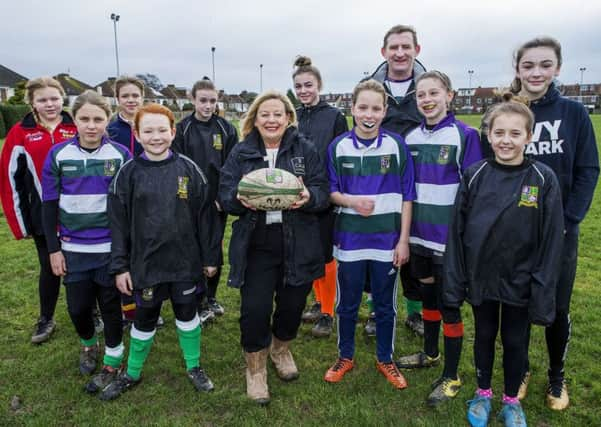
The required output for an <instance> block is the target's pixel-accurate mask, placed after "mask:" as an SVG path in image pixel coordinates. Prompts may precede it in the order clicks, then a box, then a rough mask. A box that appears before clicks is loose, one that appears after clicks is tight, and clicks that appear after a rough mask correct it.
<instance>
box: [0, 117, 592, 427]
mask: <svg viewBox="0 0 601 427" xmlns="http://www.w3.org/2000/svg"><path fill="white" fill-rule="evenodd" d="M462 119H465V120H466V121H467V122H469V123H470V124H472V125H475V126H477V125H478V123H479V117H478V116H467V117H462ZM593 121H594V124H595V128H596V133H597V135H598V141H601V137H600V136H601V116H593ZM599 193H600V192H599V191H598V192H597V196H596V197H595V200H594V202H593V206H592V208H591V211H590V212H589V214H588V217H587V219H586V221H585V222H584V223H583V225H582V227H581V238H580V258H579V269H578V275H577V279H576V286H575V291H574V296H573V299H572V319H573V330H572V339H571V342H570V349H569V354H568V362H567V378H568V381H569V384H568V387H569V391H570V398H571V402H572V404H571V406H570V408H569V409H568V410H566V411H564V412H562V413H554V412H551V411H550V410H548V409H547V408H546V407H545V405H544V397H545V393H544V391H545V387H546V350H545V343H544V336H543V334H542V330H541V328H539V327H535V328H533V334H532V335H533V336H532V344H531V347H530V348H531V352H530V358H531V365H532V366H531V367H532V373H533V378H532V381H531V383H530V388H529V394H528V397H527V398H526V400H525V402H524V407H525V410H526V414H527V417H528V422H529V424H530V425H532V426H539V427H543V426H544V427H547V426H566V425H569V426H586V425H589V426H594V425H601V405H600V403H601V365H599V363H598V362H599V360H601V338H600V337H601V307H600V306H599V301H601V290H600V287H599V284H600V283H601V271H600V268H599V266H600V257H599V254H600V253H601V239H600V238H599V237H600V236H601V195H600V194H599ZM228 235H229V230H228ZM0 266H1V267H0V302H1V303H2V306H1V308H0V425H1V426H19V425H32V426H35V425H40V426H42V425H43V426H54V425H56V426H66V425H111V426H112V425H115V426H116V425H123V424H134V425H136V424H137V425H157V426H168V425H178V426H180V425H181V426H193V425H195V426H196V425H201V426H247V425H248V426H255V425H256V426H260V425H261V426H263V425H271V426H290V425H301V424H302V425H306V426H329V425H336V426H389V425H390V426H392V425H408V426H454V425H466V421H465V410H466V403H465V402H466V400H467V399H469V398H470V397H471V395H472V393H473V391H474V389H475V372H474V367H473V362H472V359H473V358H472V343H473V324H472V321H471V318H472V316H471V312H470V310H469V308H468V307H464V310H463V313H464V319H465V323H466V327H465V331H466V334H465V341H464V343H465V345H464V349H463V356H462V361H461V366H460V375H461V376H462V378H463V379H464V382H465V385H464V387H463V388H462V390H461V392H460V394H459V396H458V397H457V398H456V399H455V400H454V401H452V402H450V403H448V404H447V405H445V406H442V407H440V408H436V409H430V408H428V407H427V406H426V405H425V403H424V398H425V397H426V396H427V394H428V393H429V384H430V383H431V382H432V381H433V380H434V379H435V378H436V377H437V376H438V375H439V374H440V370H439V368H433V369H426V370H421V371H410V372H407V373H406V377H407V380H408V382H409V388H408V389H406V390H403V391H400V392H399V391H396V390H394V389H392V388H391V387H390V386H389V385H388V384H387V383H386V381H385V380H384V379H383V377H382V376H381V375H380V374H378V373H377V372H376V370H375V367H374V351H375V350H374V347H375V343H374V341H372V340H368V339H366V338H365V337H364V336H363V333H362V327H361V325H360V326H359V327H358V328H357V335H356V340H357V354H356V361H357V368H356V369H355V370H354V371H353V372H352V373H350V374H349V375H348V376H347V377H346V378H345V380H344V382H342V383H340V384H337V385H330V384H327V383H325V382H324V381H323V380H322V377H323V374H324V372H325V370H326V369H327V367H328V366H329V365H330V364H331V363H332V362H333V361H334V359H335V358H336V338H335V337H334V336H332V337H330V338H329V339H322V340H316V339H313V338H312V337H311V336H310V333H309V330H310V326H308V325H304V326H302V327H301V330H300V333H299V337H298V339H297V340H296V342H295V344H294V348H293V350H294V354H295V357H296V361H297V364H298V366H299V368H300V371H301V377H300V379H299V380H298V381H296V382H294V383H290V384H285V383H283V382H281V381H279V380H278V379H277V378H276V375H275V371H274V370H273V369H272V368H271V367H270V368H269V386H270V391H271V394H272V402H271V404H270V405H269V407H267V408H260V407H257V406H256V405H255V404H253V403H250V402H249V401H248V400H247V399H246V397H245V382H244V360H243V357H242V352H241V349H240V345H239V329H238V306H239V294H238V292H237V291H235V290H232V289H229V288H227V287H226V286H225V285H221V287H220V288H219V293H218V296H219V299H220V300H221V301H222V302H223V303H224V305H225V307H226V314H225V316H224V317H223V318H220V319H218V320H217V321H216V322H215V323H213V324H211V325H209V326H208V327H207V328H205V329H204V330H203V341H202V362H203V365H204V367H205V369H206V370H207V372H208V373H209V375H210V376H211V377H212V379H213V381H214V382H215V385H216V390H215V391H214V392H213V393H211V394H208V395H207V394H202V395H201V394H197V393H195V392H193V391H192V386H191V384H189V382H188V380H187V378H186V377H185V375H184V373H185V372H184V366H183V361H182V358H181V354H180V349H179V346H178V343H177V336H176V333H175V327H174V323H173V322H174V318H173V313H172V311H171V309H170V307H169V306H168V305H167V306H165V307H164V309H163V316H164V317H165V320H166V326H165V327H164V328H163V329H161V330H160V331H159V332H158V333H157V336H156V338H155V343H154V347H153V349H152V352H151V354H150V356H149V359H148V361H147V363H146V366H145V370H144V372H143V382H142V383H141V384H140V385H139V386H138V387H137V388H135V389H134V390H132V391H131V392H128V393H126V394H125V395H124V396H123V397H122V398H121V399H119V400H118V401H115V402H109V403H104V402H100V401H99V400H98V399H96V398H94V397H91V396H88V395H86V394H85V393H84V392H83V390H82V389H83V385H84V384H85V382H86V379H85V378H83V377H82V376H81V375H80V374H79V373H78V370H77V363H78V362H77V361H78V352H79V346H78V339H77V337H76V334H75V332H74V329H73V326H72V325H71V323H70V320H69V318H68V315H67V312H66V306H65V299H64V292H63V291H62V290H61V296H60V300H59V304H58V308H57V313H56V320H57V323H58V330H57V331H56V333H55V335H54V337H53V339H52V340H51V341H50V342H48V343H46V344H43V345H40V346H33V345H31V344H30V343H29V339H30V336H31V332H32V328H33V325H34V321H35V319H36V318H37V316H38V302H37V301H38V297H37V258H36V255H35V248H34V245H33V242H32V241H31V240H26V241H19V242H17V241H14V240H13V239H12V236H11V235H10V233H9V230H8V227H7V226H6V224H5V221H4V218H3V217H1V218H0ZM226 275H227V271H226V272H225V273H224V275H223V276H222V281H224V280H225V277H226ZM399 308H400V310H401V311H400V313H399V319H400V320H402V319H403V318H404V315H405V313H404V312H403V311H402V310H403V309H404V305H403V304H402V303H399ZM363 310H365V309H363ZM365 316H366V312H362V318H365ZM128 341H129V340H128V338H127V337H126V345H127V342H128ZM420 348H421V341H420V340H419V339H418V338H416V337H415V336H413V335H412V334H410V333H409V332H408V331H407V330H406V329H405V328H404V326H403V325H402V322H401V321H399V327H398V329H397V335H396V354H397V355H400V354H404V353H409V352H414V351H417V350H419V349H420ZM497 349H498V353H497V358H496V365H495V374H494V380H493V387H494V388H495V391H496V393H497V396H496V398H495V401H494V407H493V410H495V412H496V410H498V409H499V408H500V403H499V396H500V394H501V391H502V370H501V366H500V360H501V358H500V356H501V353H500V351H501V347H500V345H498V346H497ZM17 399H18V401H19V402H20V403H19V404H17V405H14V407H11V401H13V400H14V401H16V400H17ZM491 424H492V425H494V424H495V422H493V423H491Z"/></svg>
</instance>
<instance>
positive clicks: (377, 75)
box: [362, 59, 426, 84]
mask: <svg viewBox="0 0 601 427" xmlns="http://www.w3.org/2000/svg"><path fill="white" fill-rule="evenodd" d="M425 72H426V67H424V65H423V64H422V63H421V62H419V60H418V59H416V60H415V61H414V62H413V79H415V78H416V77H417V76H419V75H420V74H423V73H425ZM387 75H388V62H386V61H384V62H382V63H381V64H380V65H378V68H376V71H374V73H373V74H372V75H371V76H369V77H366V78H364V79H363V80H362V81H365V80H369V79H374V80H375V81H378V82H380V83H382V84H383V83H384V80H386V76H387Z"/></svg>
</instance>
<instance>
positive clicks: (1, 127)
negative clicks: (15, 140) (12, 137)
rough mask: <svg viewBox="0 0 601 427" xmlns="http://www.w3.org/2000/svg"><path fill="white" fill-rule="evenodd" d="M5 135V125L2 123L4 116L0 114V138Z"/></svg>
mask: <svg viewBox="0 0 601 427" xmlns="http://www.w3.org/2000/svg"><path fill="white" fill-rule="evenodd" d="M5 136H6V125H5V124H4V117H2V114H0V139H1V138H4V137H5Z"/></svg>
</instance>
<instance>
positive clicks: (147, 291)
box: [142, 288, 154, 302]
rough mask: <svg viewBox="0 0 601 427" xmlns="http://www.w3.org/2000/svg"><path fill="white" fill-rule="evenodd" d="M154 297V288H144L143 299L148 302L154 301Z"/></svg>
mask: <svg viewBox="0 0 601 427" xmlns="http://www.w3.org/2000/svg"><path fill="white" fill-rule="evenodd" d="M153 297H154V290H153V289H152V288H144V289H143V290H142V299H143V300H144V301H146V302H150V301H152V298H153Z"/></svg>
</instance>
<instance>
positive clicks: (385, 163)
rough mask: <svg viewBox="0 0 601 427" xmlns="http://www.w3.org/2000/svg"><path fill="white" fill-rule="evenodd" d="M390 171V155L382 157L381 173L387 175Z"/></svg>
mask: <svg viewBox="0 0 601 427" xmlns="http://www.w3.org/2000/svg"><path fill="white" fill-rule="evenodd" d="M388 169H390V155H389V154H387V155H385V156H382V157H380V172H382V173H385V172H386V171H387V170H388Z"/></svg>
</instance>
